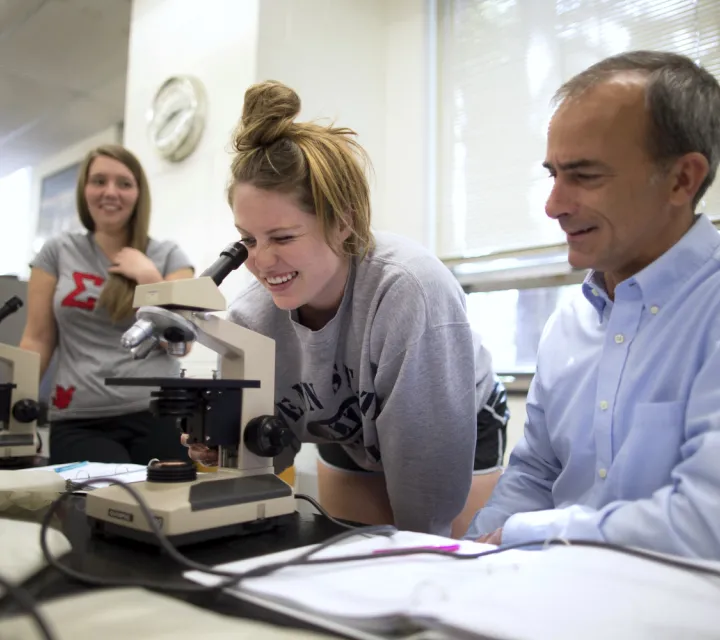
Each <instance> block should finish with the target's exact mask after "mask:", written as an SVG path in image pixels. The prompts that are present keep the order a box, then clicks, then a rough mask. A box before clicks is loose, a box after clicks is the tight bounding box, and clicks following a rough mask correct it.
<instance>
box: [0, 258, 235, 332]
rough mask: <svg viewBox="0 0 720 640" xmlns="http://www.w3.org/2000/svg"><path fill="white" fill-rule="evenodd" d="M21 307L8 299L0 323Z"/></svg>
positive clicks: (18, 303) (13, 300) (3, 307)
mask: <svg viewBox="0 0 720 640" xmlns="http://www.w3.org/2000/svg"><path fill="white" fill-rule="evenodd" d="M244 248H245V247H243V249H244ZM245 254H246V255H247V250H246V251H245ZM241 264H242V263H241ZM22 306H23V301H22V300H21V299H20V298H18V297H17V296H13V297H12V298H10V299H9V300H8V301H7V302H6V303H5V304H4V305H3V306H2V307H0V322H2V321H3V320H5V318H7V317H8V316H11V315H12V314H13V313H15V312H16V311H17V310H18V309H19V308H20V307H22Z"/></svg>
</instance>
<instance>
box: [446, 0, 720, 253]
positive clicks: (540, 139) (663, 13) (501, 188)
mask: <svg viewBox="0 0 720 640" xmlns="http://www.w3.org/2000/svg"><path fill="white" fill-rule="evenodd" d="M438 12H439V15H438V23H437V24H438V30H439V31H438V42H437V50H438V69H437V85H438V95H439V98H438V105H437V106H438V109H437V113H438V136H437V145H438V161H437V170H438V171H437V176H438V185H437V187H438V188H437V193H438V210H437V244H438V246H437V248H436V249H437V252H438V255H440V257H442V258H460V257H464V256H475V255H485V254H488V253H494V252H497V251H513V250H520V249H526V248H531V247H538V246H545V245H551V244H556V243H561V242H564V236H563V234H562V233H561V232H560V231H559V229H558V226H557V223H555V222H553V221H551V220H549V219H548V218H547V217H546V216H545V209H544V206H545V200H546V198H547V196H548V194H549V192H550V188H551V186H552V183H551V180H550V179H549V178H548V177H547V171H546V170H545V169H543V168H542V166H541V163H542V161H543V159H544V157H545V142H546V133H547V126H548V123H549V119H550V115H551V107H550V101H551V99H552V96H553V94H554V92H555V91H556V89H557V88H558V87H559V86H560V85H561V84H562V83H563V82H564V81H565V80H567V79H569V78H570V77H571V76H573V75H574V74H576V73H578V72H579V71H581V70H583V69H585V68H586V67H588V66H590V65H591V64H593V63H594V62H597V61H598V60H601V59H603V58H605V57H607V56H610V55H614V54H617V53H621V52H623V51H628V50H632V49H655V50H666V51H674V52H677V53H682V54H685V55H687V56H689V57H691V58H692V59H694V60H695V61H696V62H698V63H699V64H701V65H702V66H704V67H705V68H707V69H708V70H709V71H711V72H712V73H714V74H715V75H716V76H717V77H720V1H718V0H444V1H441V2H439V3H438ZM698 210H699V211H703V212H705V213H708V214H709V215H711V216H712V217H713V218H715V217H718V216H720V185H719V184H718V181H716V184H715V186H714V187H713V188H712V189H711V190H710V191H709V192H708V194H707V195H706V197H705V199H704V201H703V202H702V203H701V204H700V206H699V207H698Z"/></svg>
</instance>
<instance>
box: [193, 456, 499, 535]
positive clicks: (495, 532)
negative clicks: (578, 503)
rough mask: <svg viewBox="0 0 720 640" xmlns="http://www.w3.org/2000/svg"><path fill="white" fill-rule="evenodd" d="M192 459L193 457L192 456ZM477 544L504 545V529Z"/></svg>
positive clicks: (496, 530)
mask: <svg viewBox="0 0 720 640" xmlns="http://www.w3.org/2000/svg"><path fill="white" fill-rule="evenodd" d="M191 457H192V456H191ZM475 542H484V543H485V544H495V545H500V544H502V527H500V528H499V529H495V531H493V532H492V533H486V534H485V535H484V536H481V537H479V538H478V539H477V540H476V541H475Z"/></svg>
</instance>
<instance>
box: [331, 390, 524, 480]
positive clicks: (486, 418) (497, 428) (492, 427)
mask: <svg viewBox="0 0 720 640" xmlns="http://www.w3.org/2000/svg"><path fill="white" fill-rule="evenodd" d="M509 420H510V411H509V409H508V405H507V391H506V390H505V387H504V386H503V384H502V383H501V382H500V381H497V382H496V383H495V386H494V388H493V390H492V393H491V394H490V397H489V398H488V399H487V401H486V402H485V405H484V406H482V407H481V408H480V411H478V414H477V440H476V442H475V461H474V464H473V469H474V470H475V471H487V470H491V469H496V468H498V467H500V466H502V463H503V457H504V456H505V445H506V442H507V423H508V421H509ZM317 448H318V455H319V456H320V459H321V460H323V461H324V462H327V463H328V464H329V465H331V466H333V467H337V468H339V469H345V470H346V471H366V470H365V469H363V468H362V467H360V466H359V465H358V464H356V463H355V461H354V460H353V459H352V458H351V457H350V456H349V455H348V454H347V453H346V452H345V450H344V449H343V447H342V445H340V444H336V443H325V444H318V446H317Z"/></svg>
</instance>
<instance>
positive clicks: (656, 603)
mask: <svg viewBox="0 0 720 640" xmlns="http://www.w3.org/2000/svg"><path fill="white" fill-rule="evenodd" d="M453 542H457V541H453V540H448V539H446V538H439V537H437V536H428V535H424V534H417V533H411V532H405V531H402V532H399V533H398V534H396V535H395V536H393V537H392V539H388V538H386V537H372V538H366V539H359V540H356V541H355V542H350V543H347V544H344V545H342V546H338V547H336V548H330V549H327V550H324V551H322V552H320V553H319V554H318V557H330V556H341V555H348V554H351V553H352V554H355V553H367V552H372V551H373V550H376V549H381V548H383V549H384V548H392V547H393V546H397V547H408V546H424V545H438V544H443V545H444V544H450V543H453ZM489 548H491V547H489V546H488V545H481V544H478V543H473V542H462V543H461V545H460V549H459V550H458V552H457V553H459V554H462V553H472V552H476V551H482V550H487V549H489ZM302 551H303V550H298V549H296V550H293V551H289V552H283V553H282V554H274V555H271V556H265V557H261V558H253V559H251V560H244V561H241V562H236V563H230V564H226V565H222V568H223V569H227V570H232V571H246V570H248V569H250V568H253V567H255V566H259V565H262V564H265V563H267V562H275V561H278V560H283V559H288V558H290V557H293V556H294V555H296V554H299V553H301V552H302ZM707 564H712V563H707ZM714 566H717V567H718V568H720V563H714ZM185 575H186V577H187V578H188V579H191V580H194V581H196V582H200V583H202V584H216V583H217V581H218V578H217V577H214V576H210V575H208V574H205V573H201V572H195V571H193V572H188V573H186V574H185ZM228 592H229V593H231V594H232V595H234V596H236V597H238V598H242V599H247V600H251V601H254V602H257V603H262V604H264V605H265V606H267V607H269V608H273V609H278V610H282V611H283V612H284V613H290V614H291V615H295V616H297V617H300V618H302V619H306V620H310V621H312V622H314V623H315V624H319V625H323V624H324V623H327V624H333V625H336V626H337V625H342V626H344V627H345V629H346V631H345V632H346V633H347V634H348V635H351V636H352V637H357V638H367V637H384V638H386V637H394V638H397V637H403V634H411V633H416V632H418V631H420V630H423V629H427V630H433V631H435V632H436V633H440V634H445V635H447V636H448V637H458V636H459V637H468V638H503V639H504V638H513V639H516V640H522V639H532V640H544V639H545V638H547V639H548V640H550V639H552V640H565V639H567V640H576V639H577V638H580V637H582V638H584V639H591V640H592V639H594V638H597V639H598V640H600V639H602V640H606V639H607V638H608V637H612V638H614V639H615V638H633V639H636V638H640V639H642V638H653V640H655V639H657V638H677V637H682V638H684V639H685V638H708V637H713V635H712V634H714V633H716V632H717V606H718V605H717V603H718V602H720V579H713V578H708V577H707V576H701V575H698V574H693V573H690V572H688V571H684V570H679V569H675V568H672V567H667V566H663V565H660V564H658V563H652V562H649V561H646V560H642V559H640V558H634V557H630V556H627V555H624V554H618V553H615V552H611V551H607V550H602V549H591V548H583V547H551V548H548V549H545V550H535V551H520V550H516V551H507V552H504V553H501V554H498V555H494V556H490V557H486V558H478V559H473V560H453V559H449V558H443V557H438V556H428V555H424V556H405V557H395V558H383V557H382V556H381V555H380V556H378V558H375V559H373V560H369V561H363V562H348V563H340V564H330V565H319V566H314V567H313V566H305V567H292V568H288V569H284V570H282V571H280V572H278V573H276V574H273V575H270V576H266V577H263V578H254V579H251V580H248V581H246V582H245V583H242V584H241V586H240V587H235V588H232V589H228ZM367 634H372V635H370V636H368V635H367ZM441 637H442V636H441Z"/></svg>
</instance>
